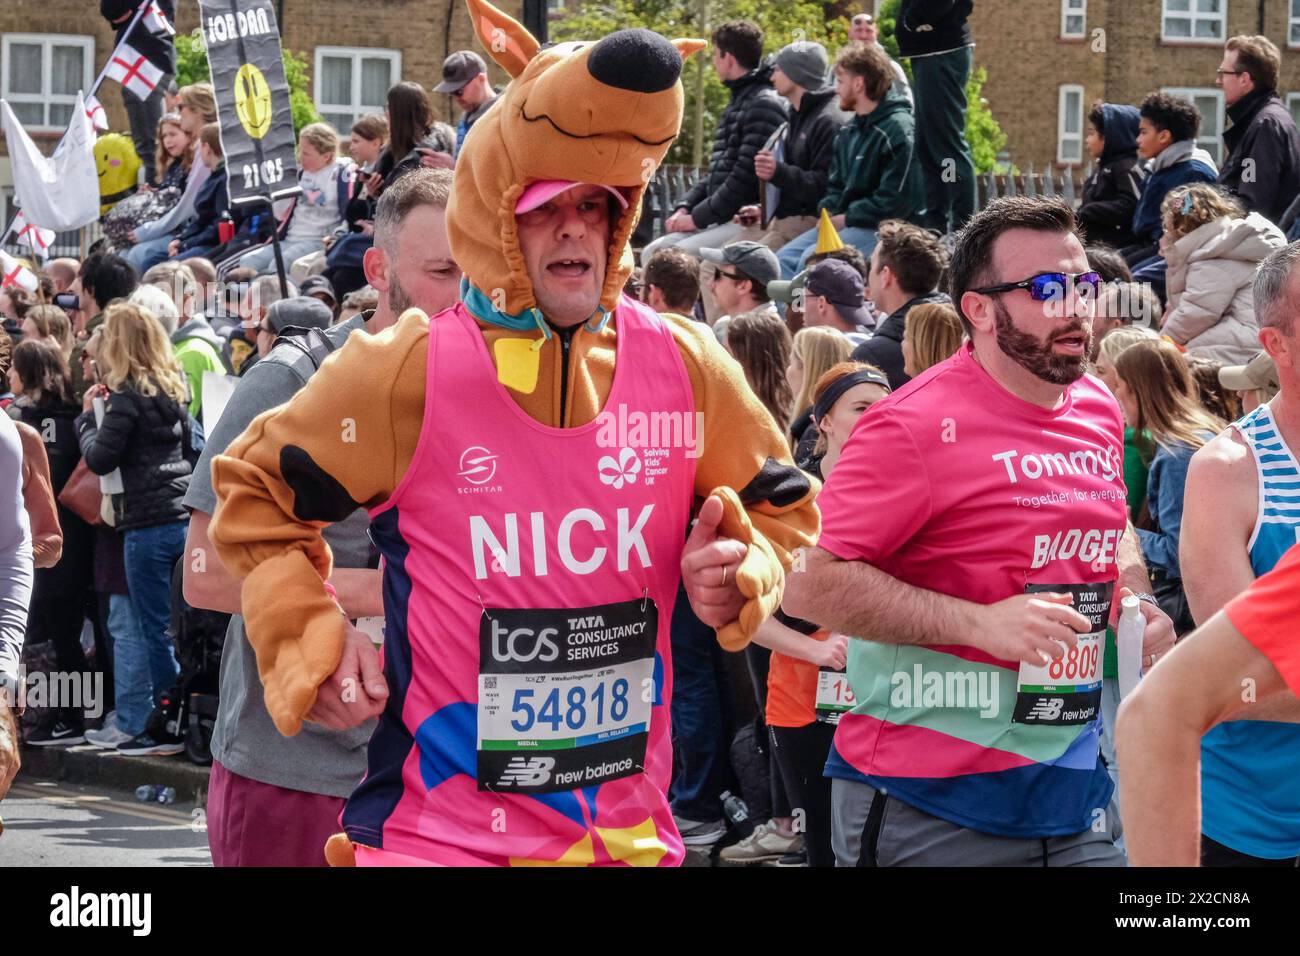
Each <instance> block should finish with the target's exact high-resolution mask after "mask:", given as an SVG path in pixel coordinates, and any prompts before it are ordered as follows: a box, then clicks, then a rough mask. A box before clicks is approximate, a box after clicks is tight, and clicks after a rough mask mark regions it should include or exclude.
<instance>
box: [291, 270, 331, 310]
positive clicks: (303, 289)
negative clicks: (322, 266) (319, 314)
mask: <svg viewBox="0 0 1300 956" xmlns="http://www.w3.org/2000/svg"><path fill="white" fill-rule="evenodd" d="M298 292H299V294H301V295H310V296H319V295H321V294H322V293H323V294H325V295H327V296H329V299H330V301H331V302H333V303H334V304H335V305H338V301H339V297H338V296H337V295H335V294H334V283H332V282H330V280H329V278H328V277H326V276H321V275H316V276H308V277H307V278H306V279H304V280H303V282H302V285H300V286H299V287H298Z"/></svg>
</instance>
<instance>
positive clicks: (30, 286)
mask: <svg viewBox="0 0 1300 956" xmlns="http://www.w3.org/2000/svg"><path fill="white" fill-rule="evenodd" d="M10 286H17V287H18V288H20V289H23V290H25V291H27V292H35V291H36V289H37V287H38V286H40V282H39V281H37V279H36V274H35V273H34V272H32V270H31V269H28V268H27V267H26V266H25V265H23V264H22V263H21V262H19V261H18V260H17V259H15V258H14V257H13V256H11V255H9V253H7V252H4V251H0V289H8V288H9V287H10Z"/></svg>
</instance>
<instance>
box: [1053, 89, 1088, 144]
mask: <svg viewBox="0 0 1300 956" xmlns="http://www.w3.org/2000/svg"><path fill="white" fill-rule="evenodd" d="M1056 161H1057V162H1058V163H1073V164H1079V163H1082V162H1083V87H1082V86H1079V85H1077V84H1072V83H1071V84H1065V85H1063V86H1062V87H1061V92H1060V99H1059V101H1058V104H1057V112H1056Z"/></svg>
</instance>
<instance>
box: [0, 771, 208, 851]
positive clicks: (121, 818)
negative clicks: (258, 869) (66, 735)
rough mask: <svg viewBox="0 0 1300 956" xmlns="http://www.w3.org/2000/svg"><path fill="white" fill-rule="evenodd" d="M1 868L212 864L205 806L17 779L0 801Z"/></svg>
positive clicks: (65, 784)
mask: <svg viewBox="0 0 1300 956" xmlns="http://www.w3.org/2000/svg"><path fill="white" fill-rule="evenodd" d="M0 820H3V821H4V832H3V833H0V867H5V866H211V864H212V859H211V856H210V855H209V853H208V838H207V833H206V831H205V830H204V818H203V812H202V810H199V809H196V808H191V807H186V806H165V805H162V804H156V803H153V804H143V803H138V802H137V801H136V799H135V797H134V795H132V794H130V793H126V794H123V793H119V792H116V791H111V790H104V789H100V788H94V787H85V786H77V785H74V784H68V783H53V782H48V781H24V782H22V783H16V784H14V786H13V787H12V788H11V789H10V791H9V795H8V796H7V797H6V798H5V800H4V802H3V803H0Z"/></svg>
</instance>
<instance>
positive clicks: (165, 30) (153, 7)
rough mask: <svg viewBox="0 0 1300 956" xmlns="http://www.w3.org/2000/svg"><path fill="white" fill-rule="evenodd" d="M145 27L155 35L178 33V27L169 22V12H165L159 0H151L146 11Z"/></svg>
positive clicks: (173, 34)
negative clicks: (159, 4)
mask: <svg viewBox="0 0 1300 956" xmlns="http://www.w3.org/2000/svg"><path fill="white" fill-rule="evenodd" d="M144 27H145V29H146V30H148V31H149V32H150V33H152V34H153V35H154V36H162V35H163V34H166V35H167V36H175V35H176V28H175V27H174V26H172V25H171V23H169V22H168V20H167V14H165V13H163V10H162V7H160V6H158V3H157V0H150V3H149V6H148V8H147V9H146V10H145V11H144Z"/></svg>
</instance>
